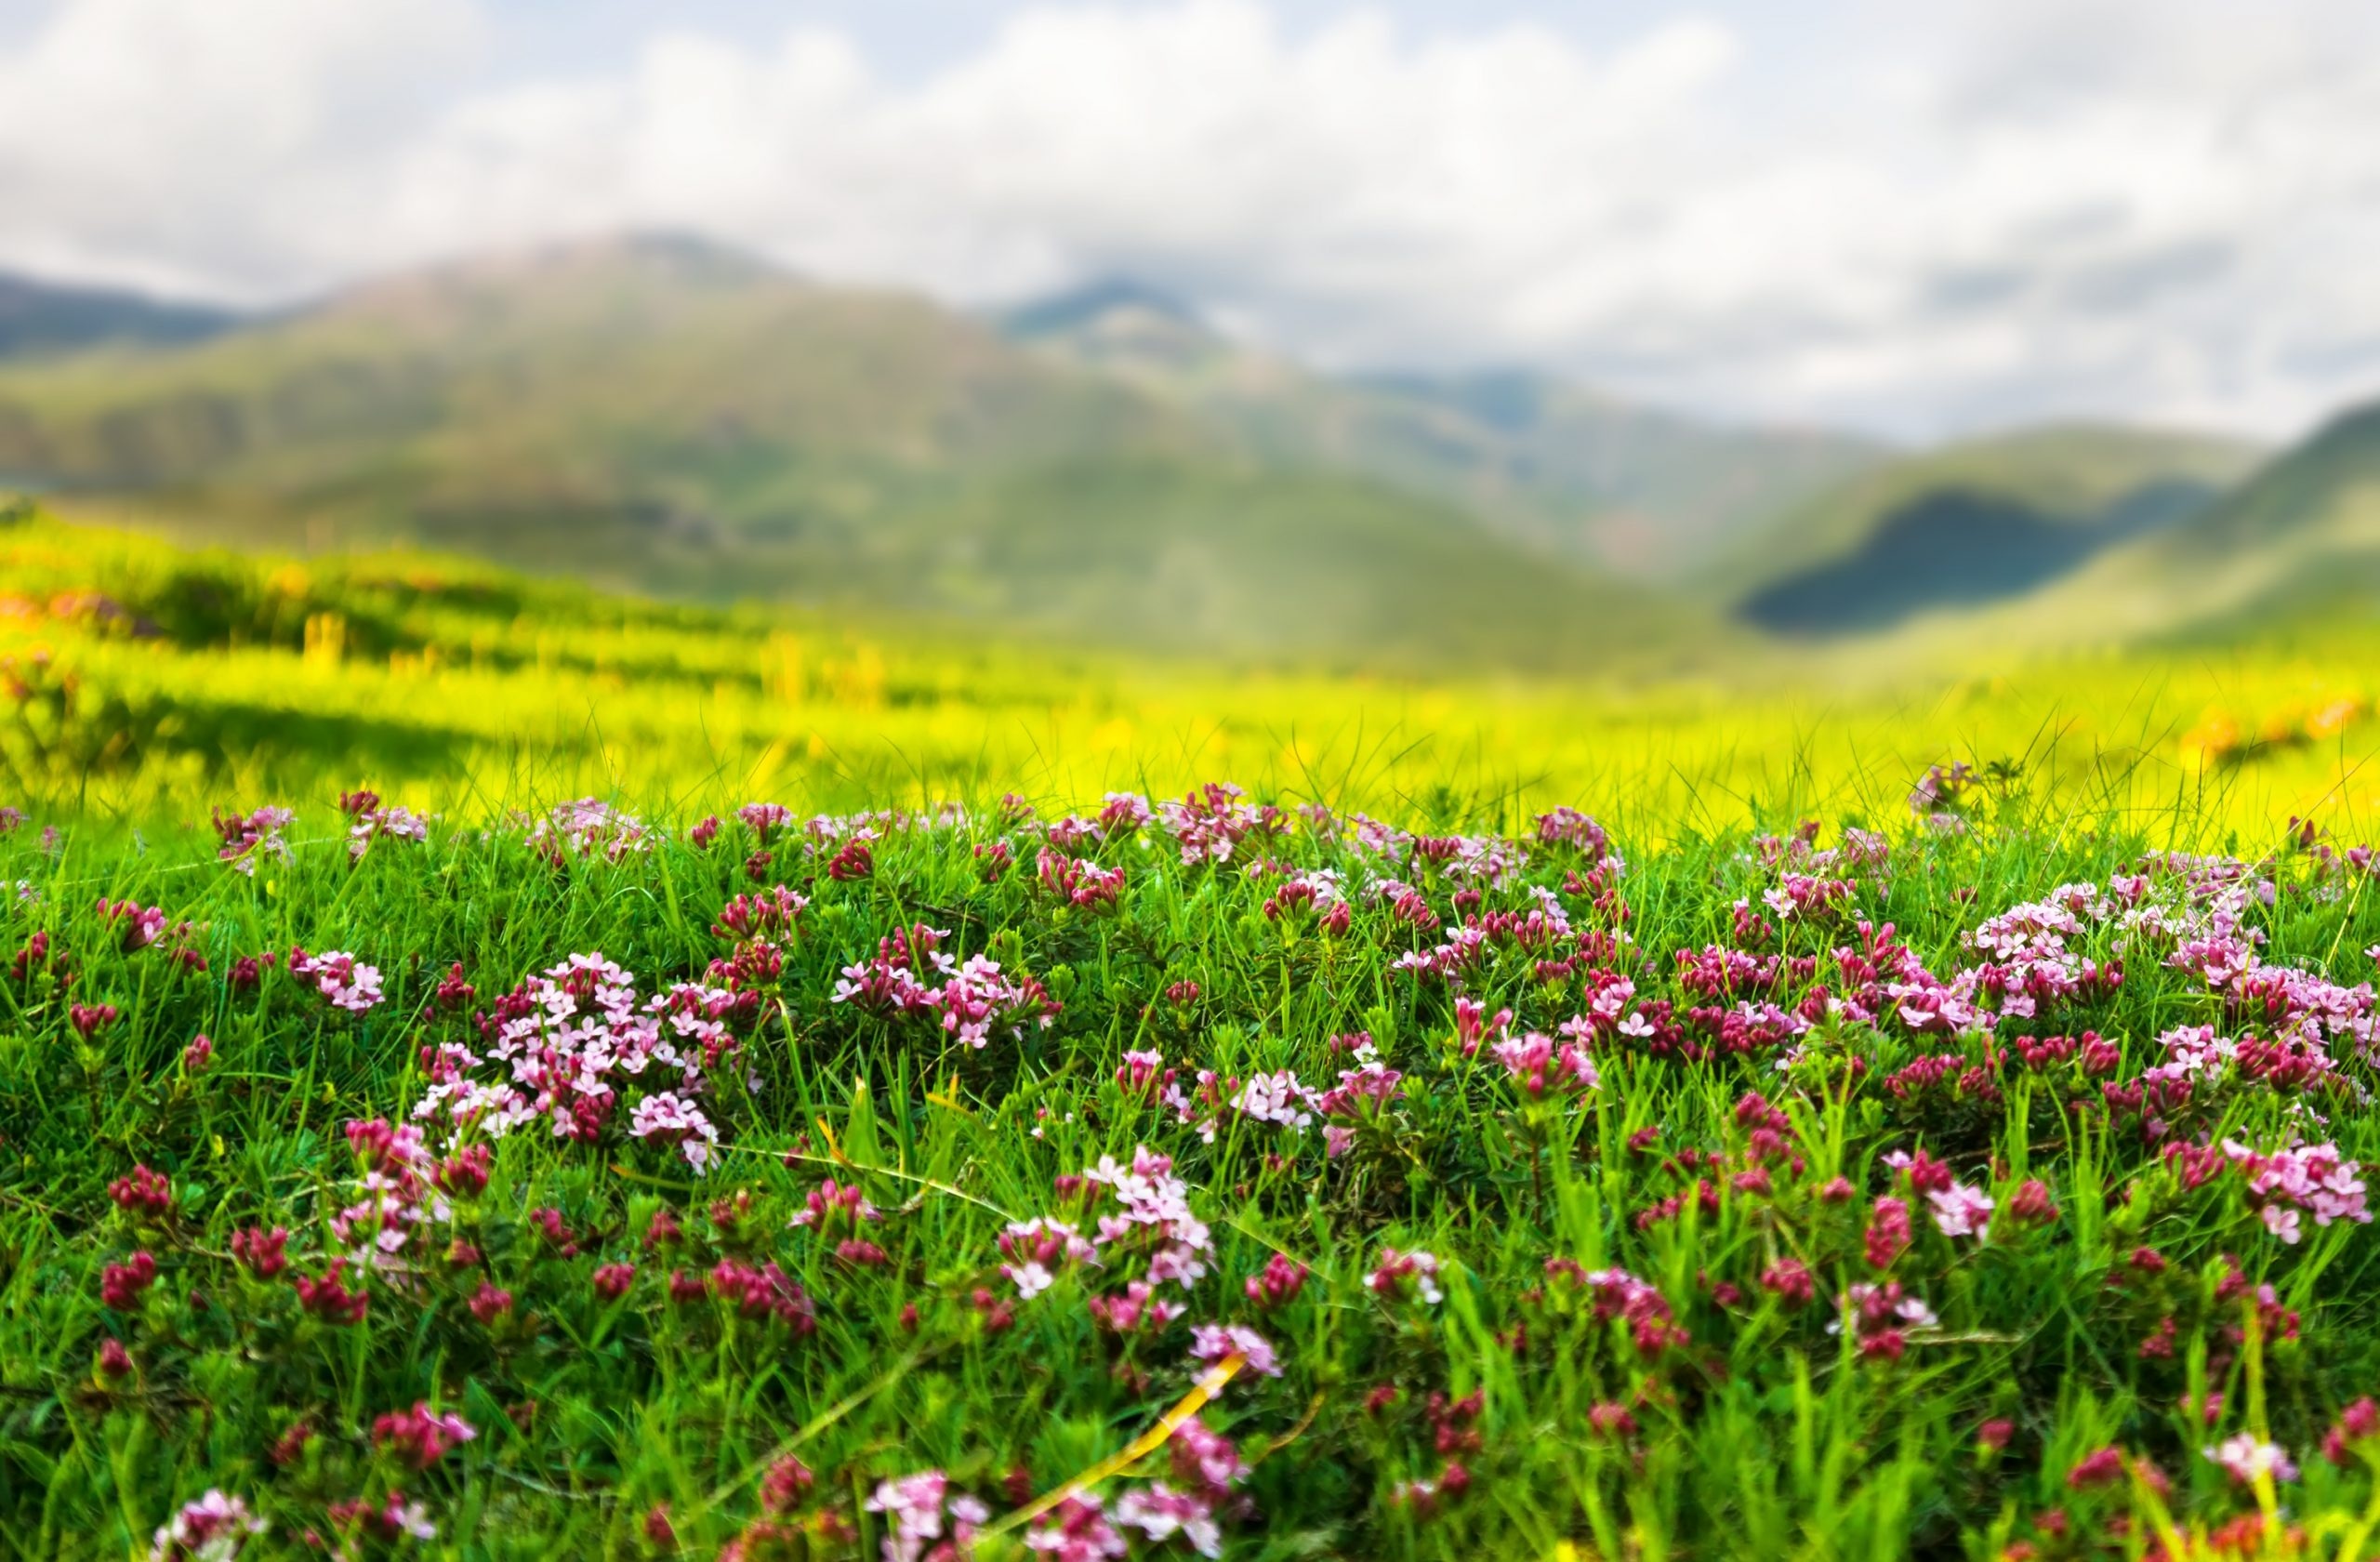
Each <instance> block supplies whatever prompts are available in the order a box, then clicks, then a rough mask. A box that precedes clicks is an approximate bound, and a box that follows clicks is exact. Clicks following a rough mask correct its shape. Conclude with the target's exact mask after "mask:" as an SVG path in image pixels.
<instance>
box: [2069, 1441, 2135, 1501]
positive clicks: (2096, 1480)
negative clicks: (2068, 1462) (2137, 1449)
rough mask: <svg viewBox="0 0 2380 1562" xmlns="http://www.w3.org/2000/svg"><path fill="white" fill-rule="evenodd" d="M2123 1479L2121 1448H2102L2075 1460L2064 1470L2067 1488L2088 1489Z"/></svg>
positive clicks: (2073, 1489)
mask: <svg viewBox="0 0 2380 1562" xmlns="http://www.w3.org/2000/svg"><path fill="white" fill-rule="evenodd" d="M2122 1479H2123V1450H2122V1449H2119V1448H2112V1447H2111V1448H2103V1449H2096V1450H2094V1451H2093V1452H2091V1453H2088V1454H2085V1455H2084V1456H2083V1458H2081V1459H2079V1460H2077V1461H2076V1462H2075V1463H2074V1466H2073V1468H2071V1469H2069V1470H2068V1471H2067V1472H2066V1485H2067V1488H2068V1489H2069V1490H2072V1491H2089V1490H2092V1489H2096V1488H2099V1487H2107V1486H2113V1485H2115V1484H2116V1482H2118V1481H2120V1480H2122Z"/></svg>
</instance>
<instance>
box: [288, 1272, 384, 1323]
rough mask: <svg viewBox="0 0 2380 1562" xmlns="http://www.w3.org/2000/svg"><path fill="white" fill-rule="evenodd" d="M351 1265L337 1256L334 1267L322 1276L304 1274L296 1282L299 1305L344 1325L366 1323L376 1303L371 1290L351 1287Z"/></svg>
mask: <svg viewBox="0 0 2380 1562" xmlns="http://www.w3.org/2000/svg"><path fill="white" fill-rule="evenodd" d="M347 1264H348V1261H347V1260H346V1259H344V1258H334V1259H332V1260H331V1263H330V1268H329V1269H328V1270H326V1271H325V1272H324V1273H323V1274H322V1275H319V1276H316V1277H312V1278H308V1277H303V1276H300V1277H298V1280H297V1282H296V1284H297V1289H298V1305H299V1306H301V1307H303V1308H305V1309H306V1311H308V1312H310V1313H311V1314H313V1315H314V1316H315V1317H319V1318H321V1319H322V1320H323V1321H324V1322H325V1323H329V1324H334V1325H337V1326H338V1327H340V1328H346V1327H348V1326H350V1325H351V1324H357V1323H361V1322H363V1321H364V1314H365V1313H366V1312H367V1311H369V1310H370V1309H371V1306H372V1296H371V1293H370V1292H368V1291H350V1290H348V1288H347V1280H346V1273H345V1272H346V1269H347Z"/></svg>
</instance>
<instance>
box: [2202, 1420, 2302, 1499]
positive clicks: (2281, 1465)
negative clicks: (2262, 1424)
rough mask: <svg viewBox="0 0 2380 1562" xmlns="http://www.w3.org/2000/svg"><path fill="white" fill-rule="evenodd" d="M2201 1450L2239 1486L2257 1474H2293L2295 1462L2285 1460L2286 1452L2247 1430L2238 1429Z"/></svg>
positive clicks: (2290, 1477) (2289, 1476)
mask: <svg viewBox="0 0 2380 1562" xmlns="http://www.w3.org/2000/svg"><path fill="white" fill-rule="evenodd" d="M2202 1451H2203V1452H2204V1453H2205V1455H2206V1456H2207V1457H2208V1458H2209V1459H2212V1460H2214V1461H2215V1463H2217V1464H2220V1465H2222V1466H2223V1468H2224V1469H2225V1470H2226V1471H2228V1472H2229V1474H2230V1476H2231V1478H2232V1479H2233V1480H2235V1481H2238V1482H2239V1483H2240V1484H2241V1485H2242V1486H2251V1485H2254V1483H2255V1481H2256V1478H2257V1477H2258V1476H2270V1477H2271V1478H2272V1479H2274V1480H2277V1481H2287V1480H2295V1479H2296V1478H2297V1466H2296V1465H2294V1464H2293V1463H2290V1462H2289V1454H2288V1452H2287V1451H2286V1450H2285V1449H2282V1448H2281V1445H2280V1444H2278V1443H2267V1442H2261V1441H2259V1440H2257V1438H2256V1436H2255V1435H2254V1433H2251V1432H2242V1433H2241V1434H2240V1435H2239V1436H2236V1437H2230V1438H2227V1439H2226V1440H2225V1441H2223V1442H2222V1443H2220V1444H2218V1445H2216V1446H2215V1447H2214V1448H2210V1449H2203V1450H2202Z"/></svg>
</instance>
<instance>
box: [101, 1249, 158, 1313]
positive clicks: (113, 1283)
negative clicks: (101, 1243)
mask: <svg viewBox="0 0 2380 1562" xmlns="http://www.w3.org/2000/svg"><path fill="white" fill-rule="evenodd" d="M156 1283H157V1260H156V1258H155V1256H154V1255H152V1254H151V1253H149V1252H147V1251H139V1252H136V1253H134V1254H133V1255H132V1257H131V1259H130V1260H129V1261H127V1262H126V1263H123V1264H109V1265H108V1266H107V1267H106V1268H105V1269H103V1270H101V1271H100V1273H99V1302H100V1304H102V1305H104V1306H109V1307H112V1308H114V1309H115V1310H116V1311H117V1312H120V1313H128V1312H130V1311H131V1310H132V1309H133V1308H134V1307H135V1306H137V1305H139V1302H140V1298H141V1297H142V1296H143V1295H145V1294H147V1292H148V1290H149V1288H150V1287H151V1286H152V1285H155V1284H156Z"/></svg>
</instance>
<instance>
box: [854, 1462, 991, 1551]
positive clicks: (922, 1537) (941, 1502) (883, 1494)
mask: <svg viewBox="0 0 2380 1562" xmlns="http://www.w3.org/2000/svg"><path fill="white" fill-rule="evenodd" d="M949 1489H950V1482H949V1479H948V1477H947V1476H944V1475H943V1473H942V1472H941V1471H940V1470H921V1471H919V1473H918V1474H916V1475H914V1476H903V1477H901V1478H900V1479H898V1480H885V1481H880V1482H879V1483H878V1484H877V1488H876V1493H875V1495H874V1496H872V1497H870V1498H868V1500H867V1511H868V1512H869V1513H880V1514H882V1515H883V1516H884V1517H885V1522H886V1524H887V1525H888V1526H889V1527H890V1529H891V1533H889V1534H887V1535H886V1536H885V1537H884V1546H883V1557H884V1562H919V1558H920V1557H922V1556H923V1555H925V1554H926V1551H927V1549H928V1546H927V1542H931V1541H938V1540H940V1539H942V1532H943V1524H944V1520H945V1515H946V1516H947V1518H948V1519H949V1521H950V1538H951V1540H952V1541H953V1542H956V1543H957V1544H958V1546H959V1550H960V1551H961V1552H964V1551H965V1549H966V1548H967V1544H968V1542H971V1541H972V1540H973V1539H974V1538H975V1530H976V1528H977V1527H978V1526H979V1525H981V1524H983V1523H984V1522H985V1520H986V1519H988V1518H990V1517H991V1510H989V1509H988V1508H986V1507H985V1506H984V1504H983V1503H982V1502H978V1501H976V1500H975V1499H974V1498H972V1497H970V1496H967V1495H966V1494H965V1493H963V1492H962V1493H960V1494H959V1495H958V1496H956V1497H950V1496H948V1493H949ZM945 1499H946V1501H945Z"/></svg>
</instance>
